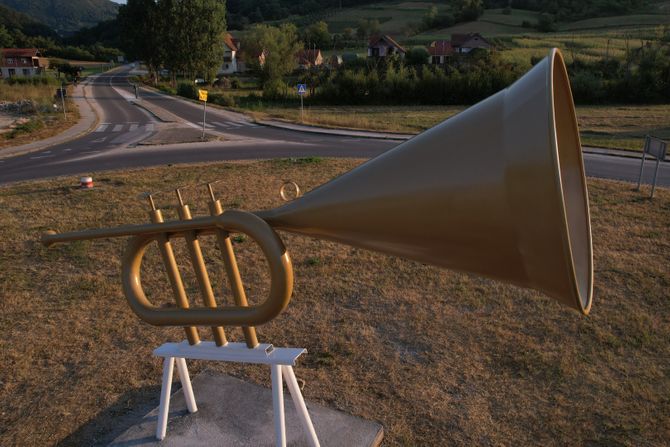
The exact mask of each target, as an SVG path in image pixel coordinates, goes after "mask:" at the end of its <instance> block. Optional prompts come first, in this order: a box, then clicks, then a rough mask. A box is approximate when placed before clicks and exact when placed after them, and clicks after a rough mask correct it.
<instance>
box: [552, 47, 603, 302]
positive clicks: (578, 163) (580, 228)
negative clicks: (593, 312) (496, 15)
mask: <svg viewBox="0 0 670 447" xmlns="http://www.w3.org/2000/svg"><path fill="white" fill-rule="evenodd" d="M550 61H551V68H550V71H549V76H550V85H551V87H552V88H551V89H549V91H550V93H549V94H550V95H551V98H550V100H551V103H552V105H553V107H552V110H553V117H552V118H553V119H552V120H551V121H552V129H553V132H554V135H555V139H554V138H552V141H553V142H554V144H555V146H556V147H555V151H554V153H555V154H556V157H557V158H556V161H557V164H558V168H559V169H558V172H557V178H556V181H557V184H558V187H559V189H560V192H561V197H562V202H563V215H564V223H565V230H566V231H565V232H564V235H565V236H564V241H563V243H564V249H565V252H566V254H568V255H569V256H568V257H567V259H566V261H571V262H569V265H568V266H567V267H568V268H567V270H568V272H571V278H570V282H571V290H570V294H571V295H572V296H571V297H569V298H568V301H569V302H568V303H566V304H570V305H572V306H573V307H575V308H576V309H578V310H580V311H581V312H583V313H584V314H588V312H589V310H590V308H591V302H592V299H593V249H592V244H591V219H590V215H589V204H588V194H587V189H586V176H585V174H584V163H583V160H582V145H581V142H580V139H579V130H578V127H577V117H576V114H575V106H574V104H573V102H572V92H571V89H570V81H569V78H568V73H567V69H566V67H565V63H564V61H563V56H562V55H561V53H560V51H558V50H557V49H553V50H552V51H551V54H550ZM566 298H567V297H566Z"/></svg>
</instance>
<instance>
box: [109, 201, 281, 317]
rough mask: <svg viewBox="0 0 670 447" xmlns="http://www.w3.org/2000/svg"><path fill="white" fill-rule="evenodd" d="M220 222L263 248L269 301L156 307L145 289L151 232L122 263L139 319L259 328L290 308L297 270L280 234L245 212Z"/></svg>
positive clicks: (229, 213)
mask: <svg viewBox="0 0 670 447" xmlns="http://www.w3.org/2000/svg"><path fill="white" fill-rule="evenodd" d="M216 222H217V223H218V225H219V226H220V228H223V229H225V230H228V231H239V232H242V233H245V234H247V235H248V236H250V237H251V238H252V239H254V240H255V241H256V242H257V243H258V245H259V246H260V248H261V250H262V251H263V254H264V255H265V259H266V260H267V262H268V267H269V268H270V293H269V296H268V297H267V299H266V300H265V301H263V302H262V303H261V304H258V305H251V306H248V307H242V306H226V307H218V308H214V309H213V308H207V307H196V308H190V309H176V308H161V307H157V306H154V305H153V304H152V303H151V302H150V301H149V300H148V299H147V297H146V295H145V294H144V290H142V280H141V272H140V270H141V267H142V258H143V256H144V252H145V249H146V247H147V245H149V244H150V243H151V242H152V241H153V240H154V239H155V237H154V236H153V234H151V233H149V234H144V235H138V236H135V237H132V238H130V240H129V241H128V246H127V247H126V250H125V252H124V254H123V261H122V263H121V267H122V274H121V277H122V283H123V292H124V295H125V296H126V299H127V300H128V304H129V305H130V308H131V309H132V310H133V312H135V314H136V315H137V316H138V317H140V318H141V319H142V320H144V321H145V322H147V323H149V324H152V325H155V326H189V325H195V326H216V325H230V326H258V325H260V324H264V323H267V322H268V321H270V320H272V319H273V318H275V317H276V316H277V315H279V314H280V313H281V311H282V310H284V309H285V308H286V306H287V305H288V303H289V301H291V294H292V291H293V268H292V266H291V259H290V257H289V255H288V253H287V252H286V247H284V244H283V243H282V241H281V239H279V236H277V233H275V232H274V230H273V229H272V228H271V227H270V226H269V225H268V224H267V223H266V222H265V221H263V220H262V219H260V218H258V217H257V216H255V215H254V214H251V213H246V212H243V211H234V210H229V211H226V212H225V213H223V214H221V215H220V216H217V218H216Z"/></svg>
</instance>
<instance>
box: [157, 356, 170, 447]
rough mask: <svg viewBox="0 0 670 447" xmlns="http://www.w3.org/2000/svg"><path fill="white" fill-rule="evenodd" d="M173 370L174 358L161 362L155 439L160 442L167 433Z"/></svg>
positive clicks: (166, 358) (167, 358)
mask: <svg viewBox="0 0 670 447" xmlns="http://www.w3.org/2000/svg"><path fill="white" fill-rule="evenodd" d="M173 370H174V357H165V360H164V361H163V385H162V387H161V403H160V405H159V406H158V425H157V427H156V438H157V439H158V440H160V441H162V440H163V439H165V432H166V431H167V420H168V412H169V411H170V391H171V390H172V371H173Z"/></svg>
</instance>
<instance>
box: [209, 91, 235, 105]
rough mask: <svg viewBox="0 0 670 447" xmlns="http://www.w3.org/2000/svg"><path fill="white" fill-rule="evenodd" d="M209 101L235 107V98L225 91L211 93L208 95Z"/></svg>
mask: <svg viewBox="0 0 670 447" xmlns="http://www.w3.org/2000/svg"><path fill="white" fill-rule="evenodd" d="M208 99H209V102H211V103H213V104H217V105H220V106H224V107H235V98H233V97H232V96H230V95H227V94H226V93H212V94H210V95H209V98H208Z"/></svg>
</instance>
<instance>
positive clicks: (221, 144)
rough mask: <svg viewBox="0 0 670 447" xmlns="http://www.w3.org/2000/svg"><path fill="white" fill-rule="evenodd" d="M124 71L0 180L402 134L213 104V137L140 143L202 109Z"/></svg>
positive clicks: (629, 171) (628, 172)
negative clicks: (82, 116)
mask: <svg viewBox="0 0 670 447" xmlns="http://www.w3.org/2000/svg"><path fill="white" fill-rule="evenodd" d="M128 77H129V70H128V69H127V68H126V69H125V70H122V71H118V72H110V73H106V74H103V75H100V76H97V77H94V78H91V79H90V84H89V86H88V87H89V89H90V92H91V94H90V97H89V98H88V99H89V101H90V102H92V103H93V106H94V108H95V109H96V112H97V114H98V117H99V123H98V125H97V126H95V127H94V128H93V129H92V131H91V132H90V133H88V134H86V135H83V136H80V137H78V138H76V139H74V140H71V141H67V142H64V143H59V144H55V145H53V146H50V147H48V148H45V149H42V150H39V151H36V152H31V153H28V154H23V155H18V156H14V157H7V158H3V159H0V183H11V182H16V181H25V180H34V179H39V178H47V177H54V176H61V175H73V176H76V175H80V174H94V173H96V172H99V171H105V170H113V169H124V168H138V167H148V166H159V165H166V164H177V163H203V162H214V161H224V160H241V159H265V158H276V157H307V156H320V157H356V158H371V157H374V156H376V155H379V154H381V153H383V152H385V151H387V150H389V149H391V148H393V147H395V146H397V145H398V144H400V143H402V140H401V139H389V138H369V137H368V138H364V137H362V136H360V135H359V134H355V133H354V134H351V135H347V134H342V133H337V132H333V133H328V132H327V131H323V132H313V131H312V132H304V131H297V130H292V129H286V128H278V127H272V126H265V125H259V124H256V123H254V122H252V121H251V120H250V119H249V118H248V117H246V116H245V115H243V114H239V113H234V112H230V111H227V110H221V109H215V108H211V109H210V110H209V111H208V118H207V123H206V130H207V132H208V133H211V134H213V135H216V136H218V137H219V139H217V140H215V141H209V142H199V143H181V142H178V143H176V144H164V145H148V146H147V145H141V144H140V143H141V142H142V141H144V140H147V139H148V138H149V137H151V136H153V135H155V134H156V133H157V132H159V131H160V129H162V128H170V127H175V126H176V127H179V126H182V127H190V128H193V129H201V128H202V108H201V107H200V106H199V105H198V104H195V103H192V102H190V101H186V100H182V99H179V98H175V97H171V96H168V95H164V94H162V93H159V92H156V91H152V90H149V89H140V91H141V93H140V94H141V99H140V100H139V101H138V100H136V99H135V94H134V89H133V86H132V85H131V84H130V83H129V81H128ZM136 104H141V105H143V107H142V106H138V105H136ZM149 110H152V111H156V110H160V111H163V112H166V114H168V115H170V116H172V117H174V121H176V122H173V123H164V122H162V121H161V119H159V118H158V116H161V114H159V113H150V112H149ZM584 162H585V167H586V172H587V175H589V176H593V177H601V178H610V179H617V180H626V181H631V182H632V181H636V180H637V175H638V172H639V166H640V160H639V158H634V157H620V156H611V155H607V154H598V153H591V152H589V151H585V154H584ZM653 167H654V164H653V162H648V167H646V168H645V179H644V181H645V182H647V183H649V182H651V178H652V173H653ZM658 184H659V185H661V186H670V168H669V167H668V163H667V162H663V163H662V166H661V169H660V170H659V175H658Z"/></svg>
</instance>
